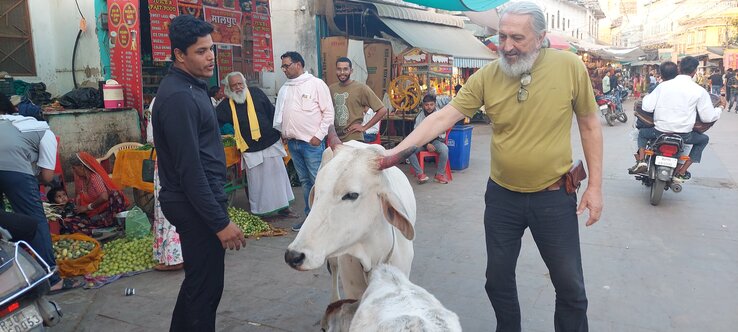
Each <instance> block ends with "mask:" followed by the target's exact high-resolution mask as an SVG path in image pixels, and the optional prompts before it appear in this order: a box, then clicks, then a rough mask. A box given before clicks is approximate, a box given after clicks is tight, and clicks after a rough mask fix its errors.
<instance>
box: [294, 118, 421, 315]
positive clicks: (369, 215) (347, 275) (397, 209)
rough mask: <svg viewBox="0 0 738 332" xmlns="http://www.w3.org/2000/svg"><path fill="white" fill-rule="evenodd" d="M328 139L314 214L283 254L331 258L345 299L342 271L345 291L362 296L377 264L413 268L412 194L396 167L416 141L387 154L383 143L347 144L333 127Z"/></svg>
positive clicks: (309, 261) (306, 260)
mask: <svg viewBox="0 0 738 332" xmlns="http://www.w3.org/2000/svg"><path fill="white" fill-rule="evenodd" d="M327 140H328V145H329V146H330V149H326V150H325V152H324V153H323V160H322V162H321V165H320V169H319V170H318V175H317V177H316V178H315V185H314V186H313V189H312V191H311V192H310V206H311V209H310V214H309V215H308V216H307V218H306V219H305V223H304V224H303V226H302V228H301V229H300V232H299V233H298V234H297V237H296V238H295V240H294V241H292V243H291V244H290V245H289V246H288V247H287V251H286V252H285V255H284V259H285V262H286V263H287V264H289V266H291V267H292V268H294V269H296V270H299V271H307V270H312V269H316V268H318V267H320V266H322V265H323V263H325V262H326V260H329V269H330V270H331V272H332V273H331V274H332V277H333V285H334V287H333V290H332V296H331V302H333V301H336V300H338V299H340V294H339V293H338V281H337V280H338V279H337V278H338V275H340V276H341V284H342V286H343V291H344V295H345V297H346V298H349V299H359V298H361V296H362V295H363V294H364V290H366V287H367V279H368V278H367V273H368V272H370V271H371V270H372V269H373V268H374V267H376V266H377V265H379V264H380V263H385V264H390V265H393V266H395V267H397V268H399V269H400V271H402V273H404V274H405V275H409V274H410V267H411V265H412V261H413V255H414V251H413V243H412V240H413V238H414V237H415V216H416V211H415V195H414V194H413V189H412V187H411V186H410V182H408V180H407V177H406V176H405V174H403V173H402V171H400V169H398V168H397V167H394V166H395V165H396V164H398V163H399V162H400V161H402V160H405V159H406V158H407V157H408V156H409V155H411V154H412V153H414V152H415V148H409V149H407V150H405V151H403V152H401V153H398V154H396V155H392V156H385V155H384V153H385V150H384V148H383V147H381V146H378V145H370V144H364V143H360V142H356V141H349V142H346V143H343V144H342V143H341V141H340V140H339V139H338V136H337V135H336V132H335V129H334V128H333V127H332V126H331V128H330V130H329V133H328V136H327ZM336 263H337V264H338V268H336V266H333V265H335V264H336ZM336 272H338V273H336Z"/></svg>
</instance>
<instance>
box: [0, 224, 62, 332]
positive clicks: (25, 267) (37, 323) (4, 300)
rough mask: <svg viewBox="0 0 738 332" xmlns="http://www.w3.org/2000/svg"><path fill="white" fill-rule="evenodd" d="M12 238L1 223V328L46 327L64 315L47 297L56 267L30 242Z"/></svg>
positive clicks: (20, 330) (18, 330)
mask: <svg viewBox="0 0 738 332" xmlns="http://www.w3.org/2000/svg"><path fill="white" fill-rule="evenodd" d="M8 239H10V233H8V232H7V230H5V229H3V228H2V227H0V331H3V332H5V331H13V332H27V331H45V330H46V328H47V327H51V326H54V325H56V324H57V323H59V321H60V320H61V317H62V313H61V310H60V309H59V306H58V305H57V304H56V303H55V302H53V301H50V300H49V299H47V298H46V294H47V293H48V292H49V289H50V285H49V278H50V277H51V276H52V275H53V274H54V272H55V271H54V270H53V269H52V268H51V267H50V266H49V265H48V264H47V263H46V262H44V260H43V259H41V258H40V257H39V255H38V254H37V253H36V251H34V250H33V248H31V246H30V245H29V244H28V243H26V242H24V241H17V242H10V241H9V240H8Z"/></svg>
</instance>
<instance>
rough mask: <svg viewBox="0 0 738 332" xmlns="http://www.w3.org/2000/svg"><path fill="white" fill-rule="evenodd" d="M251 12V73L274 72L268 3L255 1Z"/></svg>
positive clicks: (266, 1)
mask: <svg viewBox="0 0 738 332" xmlns="http://www.w3.org/2000/svg"><path fill="white" fill-rule="evenodd" d="M254 3H255V5H256V6H255V7H254V10H253V11H252V12H251V31H252V35H253V41H254V43H253V59H254V61H253V71H255V72H259V71H270V72H273V71H274V55H273V54H272V23H271V21H270V15H269V1H268V0H255V1H254Z"/></svg>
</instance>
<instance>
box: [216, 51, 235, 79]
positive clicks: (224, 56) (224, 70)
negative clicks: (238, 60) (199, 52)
mask: <svg viewBox="0 0 738 332" xmlns="http://www.w3.org/2000/svg"><path fill="white" fill-rule="evenodd" d="M217 61H218V82H223V79H224V78H225V77H226V75H228V73H230V72H232V71H233V49H232V48H231V46H230V45H218V59H217Z"/></svg>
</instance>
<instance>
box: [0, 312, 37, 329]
mask: <svg viewBox="0 0 738 332" xmlns="http://www.w3.org/2000/svg"><path fill="white" fill-rule="evenodd" d="M42 323H43V320H41V315H39V313H38V311H36V308H35V307H33V306H30V307H25V308H23V309H21V310H19V311H16V312H15V313H12V314H10V316H7V317H5V318H3V319H2V320H0V331H2V332H11V331H12V332H25V331H28V330H30V329H32V328H34V327H36V326H38V325H41V324H42Z"/></svg>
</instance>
